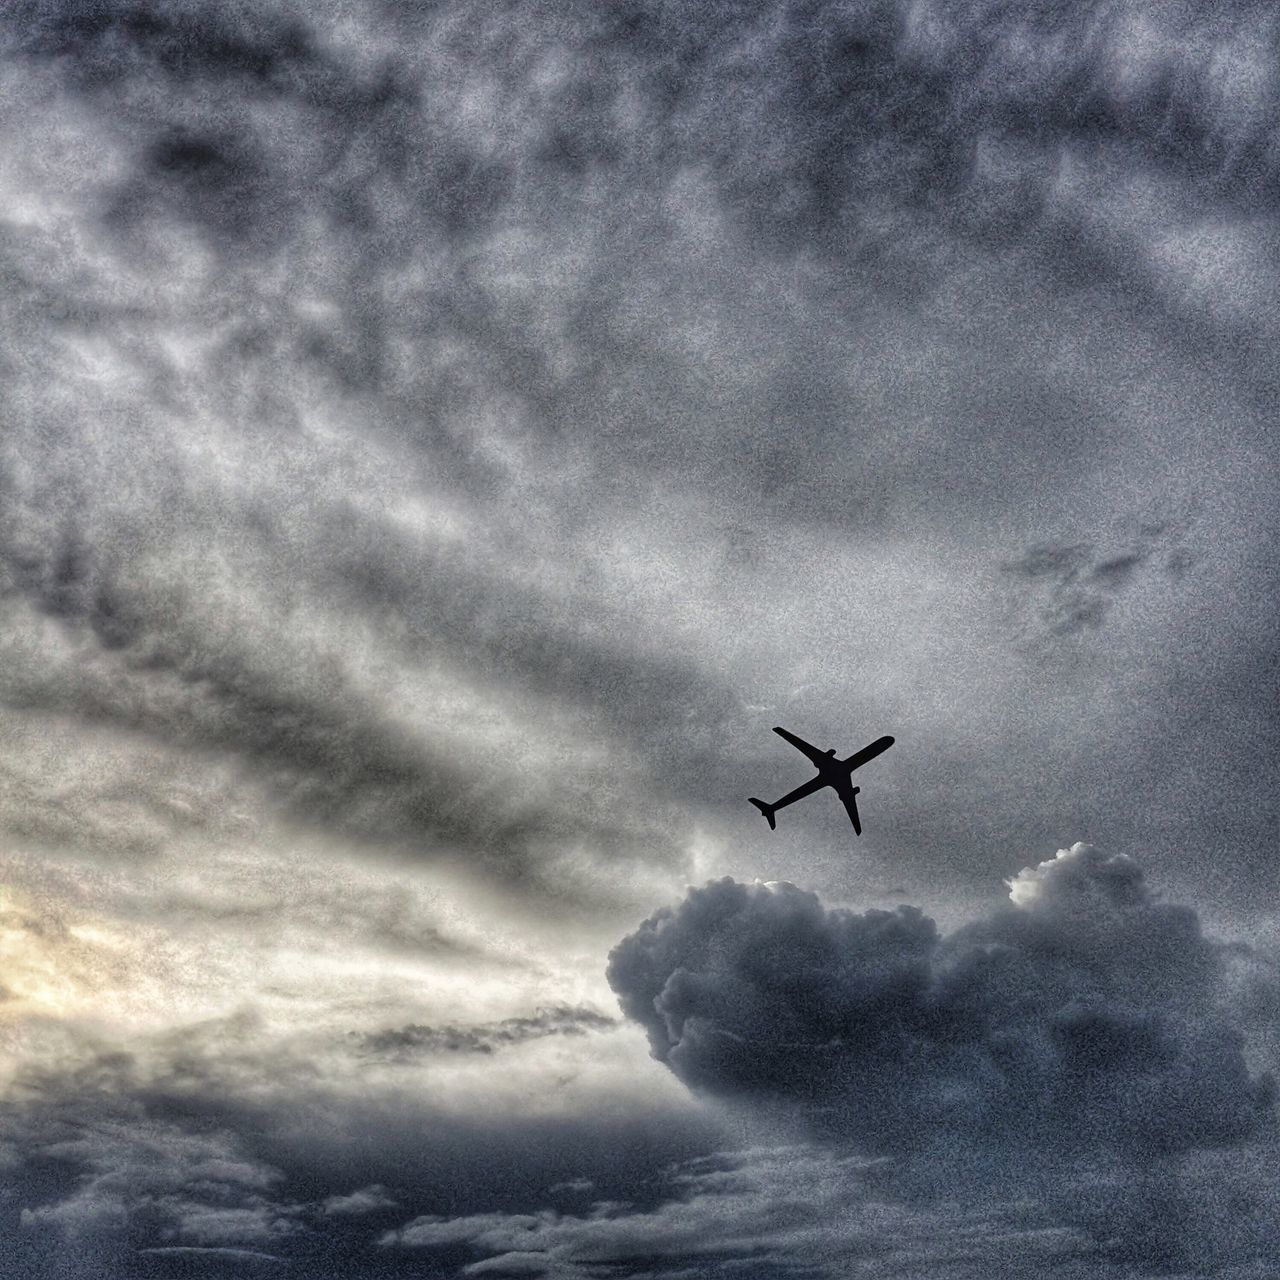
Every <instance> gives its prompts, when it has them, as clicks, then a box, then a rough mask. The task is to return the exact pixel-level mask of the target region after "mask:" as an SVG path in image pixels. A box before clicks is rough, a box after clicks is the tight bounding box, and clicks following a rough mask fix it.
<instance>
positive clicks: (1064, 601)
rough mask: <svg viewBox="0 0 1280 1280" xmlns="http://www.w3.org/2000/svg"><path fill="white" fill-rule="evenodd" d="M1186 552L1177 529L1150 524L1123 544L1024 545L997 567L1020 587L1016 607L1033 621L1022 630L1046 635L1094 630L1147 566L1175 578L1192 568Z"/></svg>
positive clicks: (1099, 627)
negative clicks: (1020, 597)
mask: <svg viewBox="0 0 1280 1280" xmlns="http://www.w3.org/2000/svg"><path fill="white" fill-rule="evenodd" d="M1194 563H1195V560H1194V556H1193V555H1192V553H1191V552H1190V551H1189V550H1188V549H1187V548H1186V547H1185V546H1182V545H1180V544H1179V542H1178V530H1177V529H1171V528H1166V527H1165V526H1164V525H1155V526H1151V527H1148V528H1144V529H1140V530H1138V531H1136V532H1135V534H1134V536H1133V537H1132V539H1131V540H1130V541H1129V542H1128V543H1127V545H1126V544H1124V543H1121V544H1120V545H1119V546H1117V547H1113V548H1103V547H1099V546H1097V545H1095V544H1092V543H1076V544H1073V545H1065V546H1064V545H1056V544H1052V543H1046V544H1044V545H1041V546H1036V547H1031V548H1029V549H1028V550H1027V551H1026V553H1025V554H1023V555H1022V556H1019V557H1018V558H1017V559H1016V560H1010V561H1008V562H1006V563H1005V564H1003V565H1002V566H1001V569H1002V571H1003V572H1004V574H1005V575H1006V576H1007V577H1008V578H1009V579H1010V580H1011V582H1013V583H1015V584H1016V585H1017V586H1018V587H1019V588H1020V589H1021V590H1022V592H1023V594H1024V596H1025V598H1024V600H1023V601H1022V602H1021V607H1022V609H1023V610H1024V611H1025V612H1029V613H1030V614H1031V615H1032V617H1033V618H1034V620H1035V624H1036V625H1035V626H1034V627H1028V626H1026V624H1025V622H1024V623H1023V627H1022V629H1023V631H1024V633H1026V632H1030V633H1031V634H1032V635H1038V634H1039V633H1043V632H1047V633H1048V635H1049V636H1051V637H1062V636H1073V635H1078V634H1080V633H1081V632H1087V631H1097V630H1099V629H1101V628H1102V626H1103V625H1104V624H1105V623H1106V621H1107V615H1108V613H1109V612H1110V610H1111V608H1112V607H1113V605H1114V604H1115V602H1116V600H1117V599H1118V598H1119V597H1120V596H1121V595H1123V594H1124V592H1125V591H1126V589H1128V588H1129V587H1131V586H1133V585H1134V584H1135V582H1136V581H1137V580H1138V579H1140V578H1141V577H1142V576H1143V575H1145V574H1148V573H1150V572H1152V571H1153V570H1154V571H1156V572H1159V573H1160V574H1162V575H1164V576H1166V577H1168V578H1173V579H1177V578H1180V577H1181V576H1182V575H1183V574H1185V573H1186V572H1187V571H1188V570H1190V569H1191V568H1192V566H1193V565H1194Z"/></svg>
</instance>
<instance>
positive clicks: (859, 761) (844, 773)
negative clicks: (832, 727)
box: [748, 726, 893, 836]
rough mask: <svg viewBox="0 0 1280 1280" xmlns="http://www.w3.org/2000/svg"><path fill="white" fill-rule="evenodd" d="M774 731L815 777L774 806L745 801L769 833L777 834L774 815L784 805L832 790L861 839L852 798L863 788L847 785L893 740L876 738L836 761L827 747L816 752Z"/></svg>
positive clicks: (833, 750)
mask: <svg viewBox="0 0 1280 1280" xmlns="http://www.w3.org/2000/svg"><path fill="white" fill-rule="evenodd" d="M773 731H774V733H776V734H777V735H778V737H780V738H785V739H786V740H787V741H788V742H789V743H791V745H792V746H793V747H795V748H797V749H798V750H800V751H803V752H804V753H805V755H807V756H808V757H809V759H810V760H812V761H813V763H814V764H815V765H816V766H817V769H818V776H817V777H816V778H811V779H810V780H809V781H808V782H806V783H804V784H803V785H802V786H799V787H797V788H796V789H795V790H794V791H789V792H787V794H786V795H785V796H783V797H782V799H781V800H775V801H774V802H773V804H766V803H765V802H764V801H763V800H757V799H756V798H755V796H750V797H748V798H749V799H750V801H751V803H752V804H753V805H755V807H756V808H757V809H759V810H760V812H761V813H763V814H764V816H765V817H766V818H767V819H768V820H769V830H770V831H776V830H777V826H778V824H777V821H776V819H775V818H774V814H775V813H776V812H777V810H779V809H781V808H782V807H783V806H784V805H789V804H794V803H795V801H797V800H803V799H804V798H805V796H811V795H813V793H814V792H815V791H820V790H821V789H822V788H823V787H831V788H832V789H833V790H834V791H835V793H836V795H838V796H839V797H840V799H841V801H842V803H843V804H844V807H845V812H847V813H848V815H849V821H850V822H852V823H853V830H854V834H855V835H859V836H860V835H861V834H862V823H861V822H860V821H859V820H858V801H857V800H856V798H855V797H856V796H857V794H858V792H859V791H861V790H862V788H861V787H854V786H850V785H849V782H850V775H851V774H852V773H853V771H854V770H855V769H858V768H860V767H861V766H862V765H864V764H866V763H867V761H868V760H874V759H875V758H876V756H878V755H879V754H880V753H881V752H882V751H888V750H889V748H890V747H891V746H893V739H892V738H890V737H889V736H888V735H886V736H885V737H883V738H877V739H876V740H875V741H874V742H872V743H871V744H869V745H868V746H865V747H863V748H862V750H861V751H855V752H854V753H853V755H851V756H850V757H849V758H848V759H847V760H837V759H836V749H835V747H828V748H827V749H826V750H825V751H819V750H818V748H817V747H815V746H812V745H811V744H809V743H808V742H806V741H805V740H804V739H803V738H797V737H796V735H795V734H794V733H788V732H787V731H786V730H785V729H781V728H778V727H776V726H775V728H774V730H773Z"/></svg>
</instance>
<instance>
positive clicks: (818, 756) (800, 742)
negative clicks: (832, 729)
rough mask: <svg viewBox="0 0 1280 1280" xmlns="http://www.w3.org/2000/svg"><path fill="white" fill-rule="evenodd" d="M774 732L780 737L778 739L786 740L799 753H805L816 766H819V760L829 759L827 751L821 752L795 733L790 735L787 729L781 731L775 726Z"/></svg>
mask: <svg viewBox="0 0 1280 1280" xmlns="http://www.w3.org/2000/svg"><path fill="white" fill-rule="evenodd" d="M773 731H774V733H776V734H777V735H778V737H780V738H786V740H787V741H788V742H789V743H791V745H792V746H793V747H795V748H796V750H797V751H803V752H804V753H805V755H807V756H808V757H809V759H810V760H812V761H813V763H814V764H817V763H818V761H819V760H826V759H827V754H826V752H825V751H819V750H818V748H817V747H815V746H813V745H812V743H808V742H806V741H805V740H804V739H803V738H797V737H796V735H795V734H794V733H788V732H787V731H786V730H785V729H780V728H778V727H777V726H776V725H775V726H774V730H773Z"/></svg>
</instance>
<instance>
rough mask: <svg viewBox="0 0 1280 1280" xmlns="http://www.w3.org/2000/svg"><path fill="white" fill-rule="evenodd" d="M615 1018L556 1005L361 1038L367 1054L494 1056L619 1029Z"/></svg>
mask: <svg viewBox="0 0 1280 1280" xmlns="http://www.w3.org/2000/svg"><path fill="white" fill-rule="evenodd" d="M617 1025H618V1024H617V1022H616V1020H615V1019H613V1018H608V1017H605V1015H604V1014H602V1013H600V1012H598V1011H597V1010H595V1009H592V1008H589V1007H587V1006H572V1005H554V1006H552V1007H550V1008H547V1009H539V1010H538V1011H537V1012H536V1013H534V1014H533V1015H532V1016H530V1017H517V1018H503V1019H502V1020H501V1021H499V1022H490V1023H481V1024H478V1025H476V1026H469V1027H460V1026H444V1027H428V1026H422V1025H419V1024H416V1023H410V1024H409V1025H408V1026H404V1027H396V1028H388V1029H387V1030H385V1031H375V1032H373V1033H371V1034H369V1035H366V1036H362V1037H361V1038H360V1046H361V1049H362V1050H363V1051H364V1052H365V1053H369V1054H374V1055H377V1056H387V1057H391V1058H409V1057H413V1056H415V1055H417V1054H420V1053H421V1054H428V1053H493V1052H495V1051H496V1050H498V1049H503V1048H506V1047H507V1046H508V1045H515V1044H522V1043H524V1042H525V1041H527V1040H539V1039H542V1038H543V1037H545V1036H581V1035H586V1034H587V1033H588V1032H591V1031H608V1030H611V1029H612V1028H614V1027H615V1026H617Z"/></svg>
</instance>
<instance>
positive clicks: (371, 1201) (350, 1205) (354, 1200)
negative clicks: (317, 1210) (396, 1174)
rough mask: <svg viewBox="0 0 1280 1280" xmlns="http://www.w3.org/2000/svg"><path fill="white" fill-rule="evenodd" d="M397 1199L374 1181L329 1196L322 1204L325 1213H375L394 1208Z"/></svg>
mask: <svg viewBox="0 0 1280 1280" xmlns="http://www.w3.org/2000/svg"><path fill="white" fill-rule="evenodd" d="M397 1204H398V1201H397V1200H396V1199H395V1197H394V1196H392V1195H391V1194H390V1193H389V1192H388V1191H387V1189H386V1187H384V1186H381V1185H379V1184H378V1183H374V1184H373V1185H372V1186H369V1187H360V1188H359V1189H358V1190H356V1191H352V1192H350V1193H348V1194H347V1195H344V1196H330V1197H329V1198H328V1199H327V1200H325V1202H324V1205H323V1206H322V1208H323V1211H324V1213H325V1214H327V1215H334V1214H336V1215H338V1216H339V1217H344V1216H347V1215H351V1216H359V1215H361V1214H366V1213H377V1212H378V1211H379V1210H380V1209H394V1208H396V1207H397Z"/></svg>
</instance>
